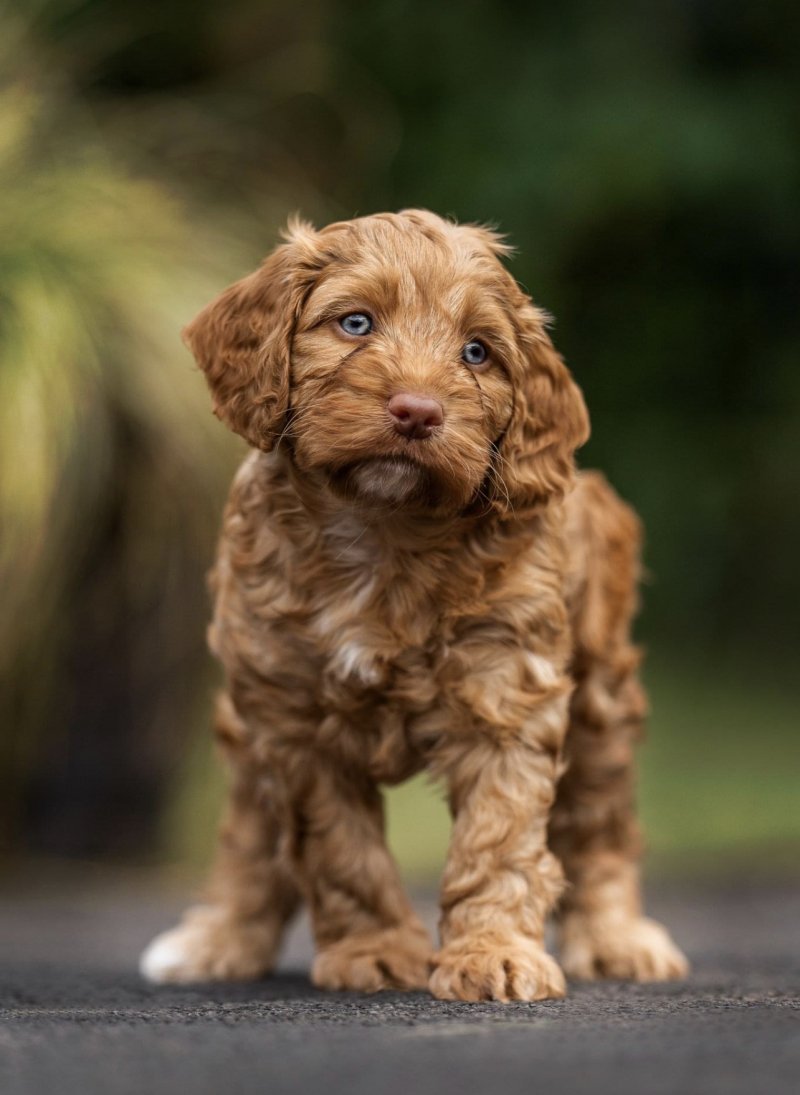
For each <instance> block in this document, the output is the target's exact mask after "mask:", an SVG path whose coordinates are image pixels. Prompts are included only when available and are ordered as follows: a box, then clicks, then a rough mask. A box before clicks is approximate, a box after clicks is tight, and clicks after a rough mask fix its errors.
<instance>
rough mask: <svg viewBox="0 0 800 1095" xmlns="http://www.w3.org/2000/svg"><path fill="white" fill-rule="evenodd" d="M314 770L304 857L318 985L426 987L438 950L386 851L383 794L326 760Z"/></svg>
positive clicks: (304, 811)
mask: <svg viewBox="0 0 800 1095" xmlns="http://www.w3.org/2000/svg"><path fill="white" fill-rule="evenodd" d="M309 769H310V770H311V771H312V772H313V775H312V776H311V778H310V781H309V784H308V786H307V789H306V792H305V794H304V795H303V798H302V803H301V805H300V817H299V825H298V831H299V834H300V837H299V840H300V847H299V849H298V852H299V862H300V866H301V872H302V875H303V877H304V880H305V890H306V895H307V897H308V902H309V906H310V909H311V919H312V925H313V930H314V936H315V940H316V944H317V956H316V958H315V960H314V964H313V967H312V972H311V977H312V980H313V981H314V983H315V984H316V985H319V986H320V987H321V988H327V989H353V990H356V991H360V992H376V991H378V990H379V989H387V988H394V989H415V988H425V986H426V985H427V983H428V978H429V976H430V970H431V956H432V951H433V948H432V946H431V941H430V937H429V936H428V933H427V932H426V930H425V928H424V927H423V926H422V924H421V922H420V921H419V919H418V918H417V916H416V914H415V913H414V911H413V909H412V908H411V905H410V904H409V902H408V899H407V897H406V895H405V893H404V891H403V886H402V883H401V880H400V876H399V873H398V870H397V867H396V865H395V863H394V860H393V859H392V856H391V854H390V852H389V849H388V848H387V846H386V842H385V839H384V833H383V829H384V822H383V800H382V796H381V794H380V791H379V790H378V789H377V788H376V787H375V786H374V784H372V783H371V782H369V781H368V780H366V778H363V777H357V776H355V775H353V774H345V773H344V772H342V771H341V770H340V769H339V768H338V766H336V765H327V764H326V762H325V760H324V759H321V758H319V757H314V758H309Z"/></svg>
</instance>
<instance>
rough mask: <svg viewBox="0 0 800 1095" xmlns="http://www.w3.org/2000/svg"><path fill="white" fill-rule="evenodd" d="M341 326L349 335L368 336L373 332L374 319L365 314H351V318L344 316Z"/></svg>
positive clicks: (340, 321) (340, 322)
mask: <svg viewBox="0 0 800 1095" xmlns="http://www.w3.org/2000/svg"><path fill="white" fill-rule="evenodd" d="M339 326H340V327H341V328H342V330H343V331H344V332H345V334H348V335H368V334H369V333H370V331H371V330H372V319H371V318H370V316H368V315H365V313H364V312H351V314H350V315H349V316H342V318H341V319H340V320H339Z"/></svg>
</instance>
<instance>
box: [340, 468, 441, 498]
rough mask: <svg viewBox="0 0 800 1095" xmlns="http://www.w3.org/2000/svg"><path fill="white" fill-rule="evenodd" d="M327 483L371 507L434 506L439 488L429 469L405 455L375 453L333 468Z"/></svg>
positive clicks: (438, 495) (439, 491) (345, 495)
mask: <svg viewBox="0 0 800 1095" xmlns="http://www.w3.org/2000/svg"><path fill="white" fill-rule="evenodd" d="M331 486H332V487H333V488H334V490H336V492H337V493H339V494H342V495H343V496H344V497H346V498H348V499H350V500H353V501H358V502H361V503H364V504H366V505H373V506H381V507H385V506H391V507H400V506H406V505H412V504H413V505H419V506H423V507H425V508H431V507H435V506H436V505H437V504H438V502H439V501H440V497H441V489H440V487H439V485H438V483H437V481H436V479H435V477H434V475H433V473H432V472H431V470H430V469H429V468H427V467H425V466H424V465H422V464H419V463H418V462H417V461H416V460H413V459H411V458H410V457H407V456H376V457H372V458H370V459H366V460H357V461H354V462H353V463H351V464H346V465H345V466H344V467H342V468H337V469H336V470H335V471H333V472H332V474H331Z"/></svg>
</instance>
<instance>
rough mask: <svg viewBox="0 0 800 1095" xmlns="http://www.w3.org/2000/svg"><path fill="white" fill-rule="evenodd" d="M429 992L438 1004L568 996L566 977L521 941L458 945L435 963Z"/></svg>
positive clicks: (546, 956)
mask: <svg viewBox="0 0 800 1095" xmlns="http://www.w3.org/2000/svg"><path fill="white" fill-rule="evenodd" d="M429 987H430V990H431V992H432V993H433V995H434V996H436V997H438V999H439V1000H471V1001H477V1000H500V1001H502V1002H503V1003H508V1001H510V1000H548V999H551V998H553V997H559V996H563V995H564V994H565V992H566V985H565V983H564V974H563V973H562V972H561V970H560V969H559V966H558V963H557V962H555V961H554V960H553V959H552V958H551V957H550V955H549V954H547V953H546V952H545V951H544V950H542V948H541V947H540V946H539V945H538V944H536V943H533V942H531V941H530V940H527V939H523V938H520V939H518V940H515V941H513V942H511V943H506V944H502V943H500V944H498V943H489V942H482V941H481V939H480V938H478V939H474V940H459V941H457V942H456V943H451V944H449V945H448V946H446V947H445V948H444V949H443V950H442V951H441V952H440V953H439V955H438V957H437V959H436V969H435V970H434V973H433V976H432V977H431V980H430V986H429Z"/></svg>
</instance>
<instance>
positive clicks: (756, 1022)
mask: <svg viewBox="0 0 800 1095" xmlns="http://www.w3.org/2000/svg"><path fill="white" fill-rule="evenodd" d="M649 904H650V911H651V912H652V913H653V914H654V915H657V916H659V917H660V918H662V919H664V920H665V921H666V922H667V923H668V924H669V925H670V927H671V929H672V930H673V932H674V935H675V937H676V939H677V940H678V942H679V943H680V944H681V945H682V946H683V947H684V949H685V950H686V951H687V952H688V954H689V956H690V958H691V960H692V962H693V965H694V970H693V973H692V975H691V978H690V979H689V980H688V981H687V982H685V983H681V984H667V985H638V986H637V985H627V984H618V983H603V984H593V985H580V984H573V985H571V986H570V994H569V996H568V997H567V999H565V1000H558V1001H546V1002H542V1003H536V1004H511V1005H500V1004H452V1003H444V1002H441V1001H437V1000H433V999H432V998H430V997H429V996H427V995H426V994H424V993H408V994H403V993H382V994H379V995H377V996H364V995H360V994H357V993H323V992H319V991H317V990H316V989H314V988H313V987H312V986H311V984H310V983H309V981H308V979H307V976H306V970H307V967H308V962H309V958H310V953H311V948H310V940H309V937H308V929H307V925H306V924H305V923H303V922H301V923H299V924H298V926H297V928H296V930H295V931H294V932H293V933H292V936H291V938H290V940H289V942H288V946H287V949H286V952H285V955H284V958H283V961H282V963H281V966H280V969H279V970H278V972H277V973H276V974H275V975H274V976H273V977H271V978H269V979H266V980H264V981H261V982H257V983H251V984H246V985H198V986H192V987H190V988H173V987H154V986H151V985H147V984H145V983H143V982H142V981H141V980H140V979H139V977H138V975H137V973H136V958H137V956H138V954H139V952H140V950H141V949H142V947H143V946H144V945H145V943H146V942H147V941H148V940H149V939H150V937H151V936H152V935H153V934H154V933H155V932H156V931H158V930H161V929H162V928H164V927H167V926H169V925H170V924H171V923H172V922H173V920H174V918H175V916H176V915H177V912H178V911H179V908H180V905H181V901H180V900H179V899H178V898H177V896H176V895H174V894H172V895H171V896H168V897H165V896H164V894H163V892H162V891H160V890H159V889H157V888H155V887H154V886H153V884H152V882H150V883H148V884H145V883H142V882H141V881H139V882H137V883H136V884H132V883H131V882H130V880H120V879H118V878H112V877H110V876H108V877H107V876H104V875H102V873H101V874H100V876H99V877H98V876H94V877H93V878H92V879H91V880H89V881H87V880H86V879H82V880H81V881H80V883H79V884H76V882H75V879H74V878H73V877H72V876H67V877H66V878H65V879H64V880H62V881H61V882H58V883H57V884H55V885H54V883H53V880H52V878H48V880H47V882H46V883H44V882H41V881H36V880H33V881H31V880H30V879H29V880H28V881H27V882H26V883H25V884H24V885H21V884H20V883H19V882H17V883H16V884H15V885H14V886H11V885H10V884H7V885H6V887H5V888H4V889H3V888H2V887H0V1093H2V1095H56V1093H57V1095H73V1093H75V1095H78V1093H80V1095H117V1093H136V1095H162V1093H164V1095H166V1093H170V1095H172V1093H183V1092H189V1093H192V1095H206V1093H208V1095H218V1093H219V1095H240V1093H241V1095H250V1093H256V1092H258V1093H269V1095H273V1093H275V1095H280V1093H283V1092H298V1093H300V1092H302V1093H306V1092H318V1091H319V1092H323V1093H325V1095H339V1093H340V1092H341V1093H347V1095H361V1093H364V1095H367V1093H369V1095H401V1093H402V1095H407V1093H413V1095H428V1093H434V1092H436V1093H444V1095H449V1093H451V1092H452V1093H453V1095H456V1093H458V1095H462V1093H467V1092H487V1093H488V1092H491V1093H503V1095H505V1093H509V1095H510V1093H516V1092H539V1091H541V1092H548V1095H553V1093H558V1092H569V1093H573V1092H583V1091H586V1092H609V1093H613V1095H627V1093H628V1092H630V1093H632V1095H633V1093H635V1095H641V1093H651V1092H652V1093H662V1092H664V1093H666V1092H670V1093H672V1092H675V1093H680V1095H692V1093H695V1092H697V1093H703V1095H707V1093H711V1095H713V1093H717V1092H719V1093H720V1095H722V1093H725V1095H737V1093H739V1092H742V1093H745V1092H747V1093H750V1092H754V1093H761V1092H770V1093H773V1092H774V1093H781V1095H782V1093H784V1092H786V1093H790V1092H791V1093H792V1095H796V1093H798V1092H800V1014H799V1008H798V1005H799V1003H800V995H799V993H800V946H798V944H799V943H800V885H798V886H791V885H788V884H786V883H780V884H777V885H776V884H771V885H767V884H761V885H754V884H752V883H751V884H747V885H745V884H743V883H742V882H741V881H738V882H729V883H726V884H724V885H723V884H719V883H718V884H716V885H714V886H710V885H702V884H698V883H693V884H691V885H690V884H687V883H682V884H680V885H678V884H676V885H674V886H671V887H666V888H665V886H664V884H663V883H662V884H661V886H660V887H659V888H658V889H656V890H655V892H653V893H652V894H651V900H650V903H649ZM420 908H421V910H422V911H423V914H424V915H425V916H426V918H427V919H428V921H429V922H430V921H433V920H435V907H434V905H433V903H432V902H431V901H430V899H428V900H426V899H424V898H423V899H422V901H421V902H420Z"/></svg>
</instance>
